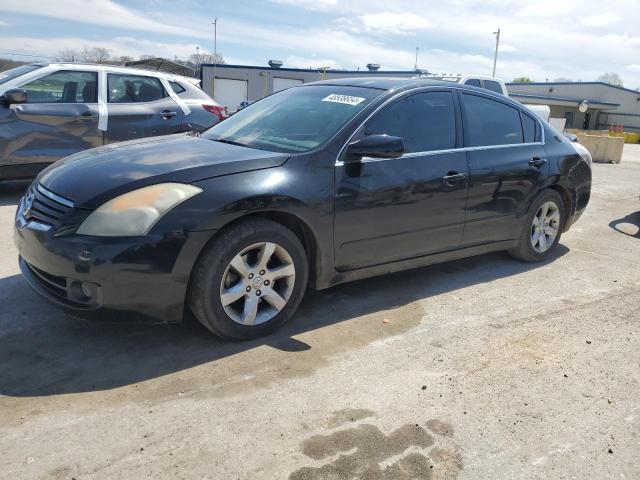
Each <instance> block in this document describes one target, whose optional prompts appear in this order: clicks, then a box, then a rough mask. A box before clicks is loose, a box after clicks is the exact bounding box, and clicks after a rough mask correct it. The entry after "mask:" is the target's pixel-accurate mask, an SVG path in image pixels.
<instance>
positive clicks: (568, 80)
mask: <svg viewBox="0 0 640 480" xmlns="http://www.w3.org/2000/svg"><path fill="white" fill-rule="evenodd" d="M553 81H554V82H561V83H571V82H573V80H571V79H570V78H567V77H558V78H554V79H553Z"/></svg>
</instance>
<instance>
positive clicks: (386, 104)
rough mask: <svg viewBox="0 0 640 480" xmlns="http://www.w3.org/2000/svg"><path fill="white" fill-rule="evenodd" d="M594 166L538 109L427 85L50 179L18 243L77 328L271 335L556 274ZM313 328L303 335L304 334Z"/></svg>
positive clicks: (352, 92) (306, 106) (75, 159)
mask: <svg viewBox="0 0 640 480" xmlns="http://www.w3.org/2000/svg"><path fill="white" fill-rule="evenodd" d="M590 162H591V159H590V157H589V154H588V152H586V151H585V150H580V151H578V150H576V148H575V147H574V146H573V145H572V143H571V142H569V141H568V140H567V139H566V138H565V137H564V136H562V135H561V134H559V133H558V132H557V131H555V130H554V129H553V128H552V127H551V126H550V125H548V124H546V123H545V122H543V121H541V120H540V119H539V118H538V117H537V116H536V115H534V114H532V113H531V111H529V110H528V109H527V108H526V107H524V106H523V105H521V104H519V103H517V102H515V101H513V100H511V99H509V98H507V97H504V96H502V95H498V94H495V93H493V92H489V91H487V90H483V89H479V88H475V87H470V86H465V85H458V84H451V83H446V82H438V81H432V80H427V79H391V78H386V79H384V78H377V79H371V78H360V79H341V80H332V81H324V82H318V83H313V84H307V85H304V86H299V87H294V88H290V89H288V90H284V91H282V92H279V93H276V94H274V95H271V96H269V97H266V98H264V99H263V100H260V101H258V102H256V103H253V104H251V105H249V106H247V107H246V108H244V109H243V110H241V111H239V112H238V113H236V114H235V115H233V116H232V117H230V118H228V119H226V120H224V121H223V122H220V123H219V124H217V125H215V126H214V127H213V128H211V129H209V130H207V131H206V132H204V133H203V134H201V135H184V134H182V135H173V136H166V137H160V138H154V139H144V140H135V141H130V142H125V143H120V144H114V145H109V146H104V147H99V148H95V149H92V150H88V151H85V152H82V153H79V154H76V155H73V156H71V157H68V158H66V159H64V160H62V161H60V162H57V163H56V164H54V165H52V166H50V167H48V168H47V169H46V170H44V171H43V172H41V173H40V175H39V176H38V177H37V178H36V180H35V181H34V182H33V184H32V185H31V186H30V187H29V189H28V191H27V192H26V195H25V196H24V197H23V198H22V199H21V201H20V204H19V207H18V210H17V214H16V219H15V235H14V237H15V243H16V245H17V247H18V250H19V254H20V258H19V262H20V267H21V270H22V272H23V275H24V276H25V278H26V279H27V280H28V282H29V283H30V285H31V286H32V287H33V289H34V290H35V291H37V292H38V293H40V294H41V295H43V296H44V297H46V298H47V299H49V300H51V301H52V302H54V303H56V304H57V305H59V306H61V307H63V308H64V309H66V310H68V311H71V312H72V313H74V314H76V315H84V316H90V317H104V318H110V319H116V320H119V319H127V318H131V317H141V318H144V319H147V320H153V321H156V322H178V321H180V320H182V318H183V316H184V315H185V313H186V312H187V310H191V312H193V314H194V315H195V317H196V318H197V319H198V320H199V321H200V322H202V323H203V324H204V325H205V326H206V327H207V328H209V329H210V330H211V331H212V332H214V333H216V334H217V335H219V336H221V337H224V338H227V339H234V340H241V339H248V338H253V337H257V336H260V335H265V334H267V333H269V332H271V331H272V330H273V329H275V328H276V327H278V326H279V325H281V324H282V323H283V322H285V321H287V320H288V319H290V318H291V317H292V316H294V314H295V312H296V309H297V308H298V306H299V304H300V302H301V300H302V297H303V295H304V293H305V290H306V289H307V288H308V287H310V288H314V289H324V288H328V287H331V286H333V285H336V284H340V283H342V282H347V281H351V280H357V279H361V278H365V277H370V276H373V275H380V274H386V273H389V272H394V271H398V270H403V269H408V268H413V267H419V266H424V265H429V264H434V263H438V262H443V261H448V260H452V259H459V258H462V257H468V256H472V255H478V254H483V253H487V252H493V251H498V250H507V251H508V252H509V253H510V254H511V255H513V256H514V257H516V258H518V259H520V260H524V261H528V262H539V261H543V260H547V259H549V258H550V257H551V256H552V255H553V253H554V250H555V249H556V248H557V246H558V242H559V241H560V238H561V235H562V233H563V232H565V231H567V229H569V228H570V227H571V225H572V224H573V223H574V222H575V221H576V220H577V219H578V218H579V217H580V215H581V214H582V212H583V211H584V210H585V207H586V206H587V203H588V201H589V196H590V189H591V166H590ZM300 321H303V320H300Z"/></svg>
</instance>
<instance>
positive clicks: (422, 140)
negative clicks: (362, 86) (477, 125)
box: [365, 92, 456, 153]
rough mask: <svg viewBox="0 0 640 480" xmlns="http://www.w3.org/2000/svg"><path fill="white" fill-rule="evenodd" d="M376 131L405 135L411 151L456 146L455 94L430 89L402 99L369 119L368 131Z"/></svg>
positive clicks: (406, 143)
mask: <svg viewBox="0 0 640 480" xmlns="http://www.w3.org/2000/svg"><path fill="white" fill-rule="evenodd" d="M374 134H386V135H393V136H397V137H402V138H403V139H404V145H405V149H406V152H407V153H410V152H427V151H433V150H446V149H449V148H455V146H456V121H455V113H454V107H453V95H452V94H451V93H450V92H426V93H418V94H415V95H411V96H409V97H405V98H403V99H402V100H398V101H397V102H395V103H393V104H392V105H390V106H388V107H387V108H385V109H384V110H383V111H381V112H380V113H379V114H378V115H376V116H375V117H374V118H373V119H371V121H369V123H367V125H366V126H365V135H374Z"/></svg>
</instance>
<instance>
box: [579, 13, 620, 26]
mask: <svg viewBox="0 0 640 480" xmlns="http://www.w3.org/2000/svg"><path fill="white" fill-rule="evenodd" d="M620 20H621V18H620V16H619V15H616V14H615V13H613V12H606V13H599V14H595V15H589V16H588V17H584V18H583V19H582V24H583V25H586V26H588V27H604V26H605V25H609V24H612V23H616V22H619V21H620Z"/></svg>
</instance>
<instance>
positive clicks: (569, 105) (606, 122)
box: [507, 82, 640, 132]
mask: <svg viewBox="0 0 640 480" xmlns="http://www.w3.org/2000/svg"><path fill="white" fill-rule="evenodd" d="M507 90H508V91H509V96H510V97H513V98H514V99H515V100H518V101H519V102H522V103H527V104H542V105H549V107H551V118H561V119H565V120H566V123H565V127H566V128H577V129H581V130H603V129H607V128H609V127H610V126H611V125H612V124H613V125H622V126H623V128H624V130H625V131H628V132H640V92H639V91H637V90H630V89H628V88H623V87H616V86H614V85H609V84H607V83H603V82H549V83H536V82H534V83H508V84H507ZM581 104H582V105H583V109H584V107H586V111H584V112H582V111H580V110H581V109H580V105H581Z"/></svg>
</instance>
